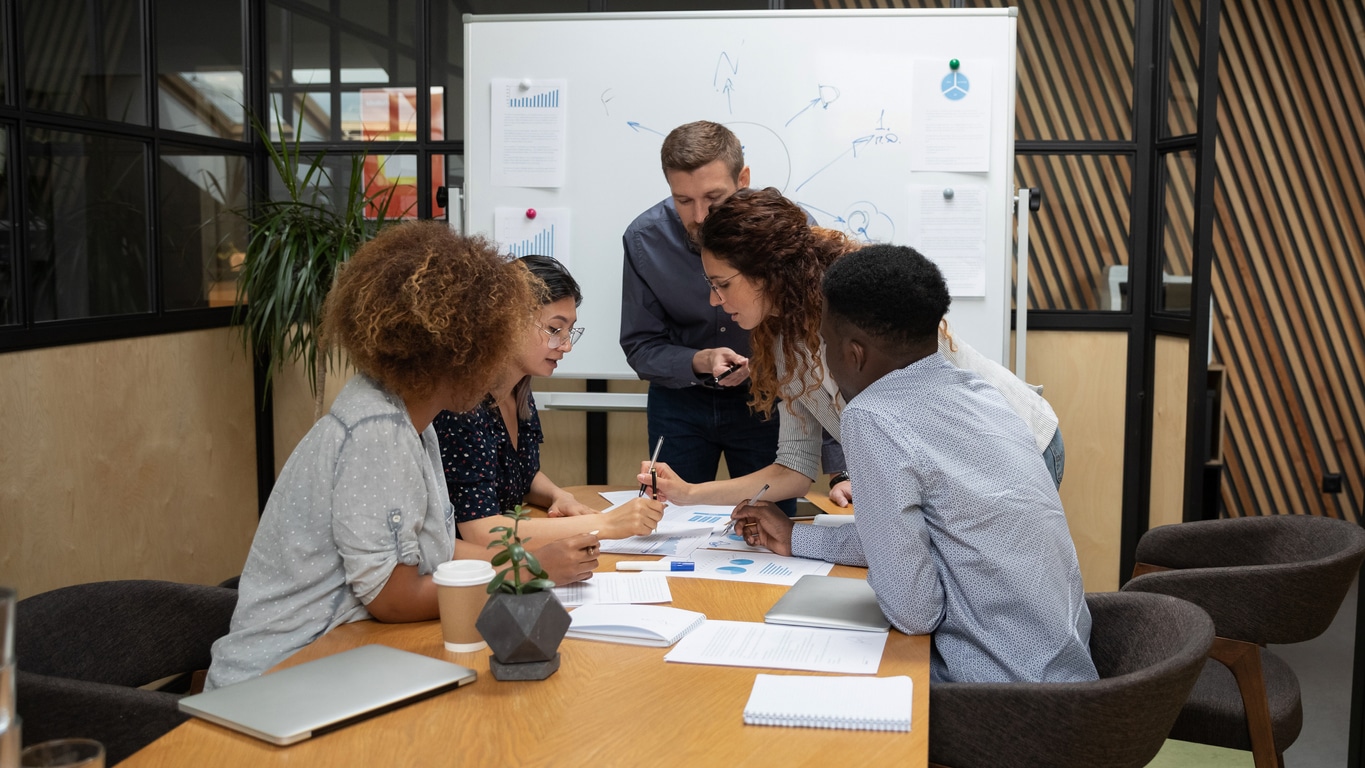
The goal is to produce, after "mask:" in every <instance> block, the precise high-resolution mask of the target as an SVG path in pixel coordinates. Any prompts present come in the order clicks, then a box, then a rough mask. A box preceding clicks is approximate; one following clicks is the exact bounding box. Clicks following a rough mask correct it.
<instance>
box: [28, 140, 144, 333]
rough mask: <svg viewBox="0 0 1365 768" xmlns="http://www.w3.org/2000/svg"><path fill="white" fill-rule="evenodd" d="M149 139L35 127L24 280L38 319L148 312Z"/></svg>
mask: <svg viewBox="0 0 1365 768" xmlns="http://www.w3.org/2000/svg"><path fill="white" fill-rule="evenodd" d="M146 169H147V145H146V144H144V143H142V142H140V141H134V140H129V139H119V138H113V137H110V136H105V135H97V134H84V133H76V132H67V131H56V130H49V129H45V128H30V129H29V130H28V131H27V133H26V135H25V137H24V181H25V186H26V188H27V190H28V197H27V200H28V226H27V228H26V236H27V241H28V246H27V256H28V260H27V267H28V268H27V270H26V272H27V283H28V291H29V300H30V302H31V306H30V311H31V312H32V317H33V320H34V322H43V321H50V320H69V319H73V318H81V317H102V316H108V315H125V314H134V313H142V312H148V311H150V310H151V307H152V298H151V280H150V279H149V272H148V270H149V261H148V258H149V253H148V242H147V233H148V231H149V223H148V220H147V186H148V179H147V170H146Z"/></svg>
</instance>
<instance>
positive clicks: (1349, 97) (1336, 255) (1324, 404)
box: [1213, 0, 1365, 520]
mask: <svg viewBox="0 0 1365 768" xmlns="http://www.w3.org/2000/svg"><path fill="white" fill-rule="evenodd" d="M1362 15H1365V12H1363V11H1362V5H1361V3H1360V0H1312V1H1311V2H1304V3H1293V4H1282V3H1279V2H1276V1H1275V0H1223V18H1222V26H1221V35H1220V36H1221V43H1222V53H1221V61H1220V62H1219V72H1218V81H1219V105H1218V179H1217V189H1216V200H1215V203H1216V205H1217V215H1216V219H1215V224H1214V251H1215V261H1214V280H1213V295H1214V307H1215V320H1214V324H1213V333H1214V349H1215V354H1216V356H1217V357H1218V359H1219V360H1221V361H1222V362H1223V363H1225V364H1226V365H1227V369H1228V383H1227V411H1226V413H1227V418H1228V424H1227V427H1228V429H1227V438H1226V442H1225V443H1224V451H1225V454H1224V455H1225V465H1226V469H1225V473H1226V474H1225V477H1224V481H1223V501H1224V503H1225V505H1226V507H1227V510H1228V512H1229V513H1230V514H1232V515H1247V514H1252V515H1254V514H1266V513H1271V512H1295V513H1300V514H1314V515H1330V516H1334V517H1343V518H1347V519H1351V520H1359V519H1360V513H1361V499H1362V494H1365V487H1362V486H1363V485H1365V466H1362V462H1363V461H1365V430H1362V427H1361V416H1360V414H1361V413H1362V412H1365V381H1363V380H1362V379H1363V378H1365V370H1363V368H1365V327H1362V326H1363V325H1365V282H1363V281H1362V278H1361V275H1360V271H1361V269H1362V268H1365V231H1363V230H1362V226H1365V225H1363V224H1362V222H1365V202H1363V201H1365V181H1362V180H1365V151H1362V132H1361V127H1360V126H1361V125H1362V124H1365V106H1363V105H1365V52H1363V51H1362V49H1365V19H1363V18H1362ZM1324 472H1340V473H1341V474H1342V475H1343V477H1344V479H1345V492H1344V493H1342V494H1340V495H1329V494H1323V493H1321V490H1320V483H1321V477H1322V474H1323V473H1324Z"/></svg>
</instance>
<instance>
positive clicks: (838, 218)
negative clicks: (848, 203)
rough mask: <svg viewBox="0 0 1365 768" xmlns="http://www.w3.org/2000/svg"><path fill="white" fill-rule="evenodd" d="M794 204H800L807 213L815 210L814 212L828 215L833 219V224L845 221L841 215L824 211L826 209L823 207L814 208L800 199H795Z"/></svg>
mask: <svg viewBox="0 0 1365 768" xmlns="http://www.w3.org/2000/svg"><path fill="white" fill-rule="evenodd" d="M796 204H797V205H799V206H801V207H802V208H804V209H806V212H807V213H809V212H811V211H814V212H816V213H823V214H824V215H826V216H828V217H830V218H831V219H833V220H834V223H835V224H843V223H845V222H844V217H843V216H840V215H838V214H835V213H830V212H829V211H826V210H823V209H820V208H816V207H815V206H813V205H811V204H810V203H806V202H802V201H800V200H797V201H796Z"/></svg>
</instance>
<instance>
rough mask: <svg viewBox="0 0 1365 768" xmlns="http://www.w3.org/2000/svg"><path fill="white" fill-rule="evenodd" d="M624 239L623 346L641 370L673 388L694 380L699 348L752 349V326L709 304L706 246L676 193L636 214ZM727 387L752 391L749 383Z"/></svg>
mask: <svg viewBox="0 0 1365 768" xmlns="http://www.w3.org/2000/svg"><path fill="white" fill-rule="evenodd" d="M621 240H622V245H623V246H624V248H625V259H624V266H623V267H622V272H621V350H622V351H623V352H625V353H626V362H627V363H629V364H630V367H631V368H633V369H634V370H635V372H636V373H637V374H639V376H640V378H642V379H644V380H645V381H650V382H653V383H655V384H661V385H663V386H666V387H673V388H675V389H676V388H681V387H692V386H697V385H698V384H699V383H700V381H701V377H699V376H697V374H696V373H694V372H693V371H692V356H693V355H695V354H696V353H697V350H700V349H714V348H716V347H729V348H730V349H733V350H734V351H735V352H736V353H738V354H741V355H743V356H745V357H748V356H749V354H750V347H749V332H748V331H746V330H744V329H743V328H740V327H739V326H738V325H736V324H735V322H734V321H733V320H731V319H730V316H729V315H728V314H727V313H726V312H725V311H724V310H722V309H721V308H720V307H713V306H711V305H710V296H709V293H710V291H711V289H710V287H709V286H707V284H706V277H705V270H704V269H702V265H701V252H700V251H698V250H697V247H696V245H694V244H693V243H692V240H691V238H690V237H688V235H687V228H686V227H684V226H683V223H682V219H681V218H679V217H678V212H677V211H676V210H675V209H674V208H673V198H671V197H670V198H665V199H664V200H662V201H660V202H659V203H658V204H657V205H655V206H654V207H652V208H650V209H649V210H647V211H645V212H644V213H642V214H640V215H639V216H637V217H636V218H635V221H633V222H631V224H630V226H629V227H627V228H626V233H625V235H624V236H623V237H622V238H621ZM725 391H729V392H735V393H736V394H740V393H742V394H743V395H744V396H747V395H748V391H749V388H748V387H747V386H744V387H732V388H727V389H726V390H725Z"/></svg>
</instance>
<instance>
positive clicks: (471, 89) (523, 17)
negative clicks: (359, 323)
mask: <svg viewBox="0 0 1365 768" xmlns="http://www.w3.org/2000/svg"><path fill="white" fill-rule="evenodd" d="M957 16H971V17H974V18H983V19H984V18H998V17H1005V18H1007V19H1008V24H1009V28H1010V34H1009V39H1008V50H1004V51H1001V55H1000V58H1001V59H1002V61H1003V64H1004V69H1005V72H1006V73H1007V77H1006V78H1005V80H1006V82H1002V83H995V84H994V88H997V89H1000V90H1002V91H1004V96H1003V99H1004V106H1003V118H1002V119H1003V126H1004V127H1003V128H1001V127H998V126H997V127H995V128H993V131H999V132H1000V133H1002V134H1003V144H1004V161H1003V168H1000V169H997V168H996V163H995V160H994V159H993V160H992V168H991V170H990V171H989V172H987V173H986V174H984V175H983V176H984V177H985V178H986V179H988V183H989V193H990V194H991V195H992V196H995V195H1001V196H1004V198H1005V199H1004V201H1003V202H1004V205H1005V211H1006V214H1005V218H1006V220H1005V221H1004V222H1003V225H1002V226H1003V228H1004V230H1005V234H1004V236H1003V238H999V240H1002V241H1003V242H992V241H988V248H990V249H992V250H995V249H996V248H999V249H1002V250H1003V264H1004V268H1003V269H1000V271H999V272H998V273H992V272H991V271H989V270H988V272H987V275H986V279H987V282H988V284H987V291H988V295H994V296H998V297H1001V300H1002V301H1003V305H1004V309H1003V311H1002V312H1001V313H1000V314H1001V316H1000V317H999V319H998V321H999V324H998V328H999V329H1000V337H999V343H998V344H993V343H988V344H980V343H977V342H972V343H973V345H974V346H976V347H977V349H978V350H979V351H980V352H982V354H985V355H986V356H987V357H990V358H991V359H994V360H996V361H998V362H1000V363H1002V364H1003V365H1006V366H1008V365H1009V363H1010V357H1011V355H1010V352H1011V351H1012V350H1011V347H1012V346H1013V345H1012V344H1011V339H1010V331H1011V328H1010V325H1011V316H1012V314H1013V313H1014V309H1013V307H1012V306H1011V299H1012V298H1013V297H1012V296H1011V293H1012V291H1011V288H1012V283H1013V280H1014V273H1013V267H1014V265H1015V263H1016V259H1015V253H1014V248H1015V245H1014V243H1013V238H1012V237H1011V236H1010V235H1011V233H1012V229H1011V228H1012V226H1013V225H1014V222H1013V221H1011V220H1010V219H1013V218H1014V216H1015V212H1016V206H1015V201H1016V190H1015V189H1014V162H1015V158H1014V114H1015V102H1016V96H1017V59H1018V52H1017V44H1018V33H1017V21H1016V20H1017V17H1018V9H1017V8H1015V7H1009V8H973V9H957V8H943V9H843V10H743V11H666V12H612V13H564V14H555V13H547V14H486V15H485V14H465V15H464V17H463V18H464V36H465V78H466V79H465V93H464V103H465V114H464V121H465V133H464V136H465V158H466V167H465V185H466V186H465V188H464V190H463V193H464V194H463V195H462V196H461V198H460V203H461V205H462V207H461V209H460V210H459V216H460V219H461V221H462V225H463V228H464V231H466V232H483V233H484V234H487V235H488V236H489V237H492V234H493V233H492V231H491V226H490V225H488V224H487V222H486V219H487V218H489V217H491V213H492V210H493V209H494V208H496V207H498V202H497V200H496V199H494V198H496V197H497V193H496V191H495V190H493V189H491V186H492V185H491V177H490V176H488V175H487V174H481V173H480V171H482V170H483V168H485V167H487V164H488V158H487V157H486V155H487V153H488V149H489V146H490V145H489V144H488V143H487V142H486V141H480V137H487V136H488V135H489V131H490V130H491V129H490V128H489V126H487V125H484V126H483V127H482V130H480V128H479V127H476V126H475V124H474V123H475V121H477V120H485V121H486V120H488V119H490V118H491V114H490V111H491V108H490V106H489V104H488V103H487V99H488V85H489V83H490V82H491V78H492V77H520V76H522V74H523V73H519V72H512V71H507V72H496V73H492V74H488V75H485V74H484V73H483V72H482V67H483V65H482V64H481V63H476V62H474V61H473V60H472V59H473V57H474V56H475V55H476V53H477V47H476V45H475V43H474V36H475V35H476V34H478V30H479V29H480V28H481V26H484V25H489V24H523V23H534V22H556V23H558V22H565V23H570V22H607V21H634V20H639V21H649V22H656V21H664V20H718V21H725V20H746V19H768V18H783V19H788V18H819V19H822V20H830V19H835V18H857V19H876V18H896V19H904V18H933V17H957ZM546 76H547V77H554V76H557V75H553V74H546ZM994 98H995V99H999V98H1000V97H999V96H995V97H994ZM993 117H994V116H993ZM696 119H708V117H707V116H699V117H698V118H696ZM710 119H713V118H710ZM569 120H570V123H572V117H570V118H569ZM673 127H675V126H672V125H669V126H666V128H667V129H671V128H673ZM572 134H573V127H572V124H571V125H570V128H569V139H568V145H569V147H570V148H572V147H573V139H572ZM995 142H996V139H995V138H994V137H993V138H992V147H994V145H995ZM480 152H482V153H484V155H485V157H483V158H479V157H478V155H479V153H480ZM992 155H993V156H994V148H993V149H992ZM480 162H482V163H483V165H479V163H480ZM476 166H478V167H476ZM654 170H655V172H656V173H657V175H658V179H659V182H660V184H663V174H662V172H661V171H659V170H658V169H657V168H655V169H654ZM997 173H1001V174H1003V179H999V180H997V179H995V178H994V176H995V175H996V174H997ZM938 175H939V174H938V172H929V171H920V172H914V174H913V175H912V177H911V178H910V179H909V180H907V182H906V183H936V180H937V179H936V176H938ZM485 183H487V184H488V186H489V187H490V189H488V190H484V189H483V188H482V185H483V184H485ZM758 185H759V184H756V186H758ZM504 189H507V188H504ZM511 189H517V188H511ZM524 189H529V188H524ZM534 191H535V192H536V193H538V194H536V195H528V196H530V197H541V198H544V197H545V195H544V194H543V193H544V190H543V189H536V190H534ZM562 191H563V188H555V189H553V190H552V194H551V197H553V196H557V195H560V194H561V193H562ZM784 191H786V190H784ZM664 192H665V194H666V186H664ZM632 202H633V205H634V208H635V210H636V213H637V214H638V213H639V212H643V211H644V210H646V209H647V208H648V207H649V206H651V205H653V204H654V203H656V202H658V197H651V196H650V195H645V196H643V197H640V198H638V199H633V201H632ZM998 202H999V201H996V202H995V203H993V204H998ZM989 226H995V224H994V222H992V223H990V224H989V225H988V227H989ZM622 232H624V227H622ZM991 240H994V239H993V238H992V239H991ZM614 247H615V249H616V251H617V252H618V260H617V262H616V265H617V266H616V269H617V272H618V276H617V282H616V283H615V290H616V292H617V296H618V299H617V302H616V303H615V304H613V305H612V306H613V311H616V312H617V313H618V314H619V306H620V305H619V291H620V283H619V271H620V262H619V251H620V246H619V235H618V236H617V238H616V240H615V243H614ZM991 258H994V257H993V256H991V255H990V254H989V253H988V263H989V259H991ZM570 266H571V269H573V270H574V271H575V275H576V276H578V275H579V274H580V270H579V269H578V268H576V267H575V266H574V265H573V264H572V263H571V265H570ZM993 281H998V282H995V283H994V285H992V284H991V283H992V282H993ZM580 282H583V280H582V279H581V278H580ZM597 300H598V301H601V300H602V298H601V297H599V298H598V299H597ZM971 300H972V299H971V298H959V297H954V305H955V306H962V305H961V304H960V302H963V301H971ZM949 320H950V322H951V321H952V320H953V317H952V313H951V311H950V314H949ZM987 322H988V323H994V322H995V321H993V320H989V318H988V320H987ZM1022 322H1023V318H1022V317H1021V318H1020V327H1019V328H1017V330H1016V334H1017V337H1016V340H1015V343H1018V342H1019V341H1021V340H1022V335H1023V334H1024V333H1025V332H1026V328H1024V327H1023V326H1022ZM606 330H607V329H603V332H605V331H606ZM610 330H611V331H614V332H616V333H615V334H613V338H611V340H610V341H611V344H612V345H614V346H615V347H616V349H617V350H618V352H619V344H618V339H617V338H615V335H617V334H619V322H618V324H615V325H613V326H612V327H611V329H610ZM595 332H596V331H595V330H594V333H595ZM967 340H968V341H972V340H971V339H970V338H968V339H967ZM619 360H620V364H621V366H622V367H620V368H617V367H615V366H614V365H613V366H599V365H598V364H597V363H592V364H589V365H587V366H576V365H573V363H572V361H571V359H570V358H566V359H565V361H564V363H563V364H562V365H561V369H560V371H561V372H560V374H559V375H560V377H561V378H585V379H626V380H633V379H637V378H638V377H637V376H636V374H635V373H634V371H632V370H630V368H629V366H628V365H625V363H624V354H623V353H622V354H620V356H619Z"/></svg>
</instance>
